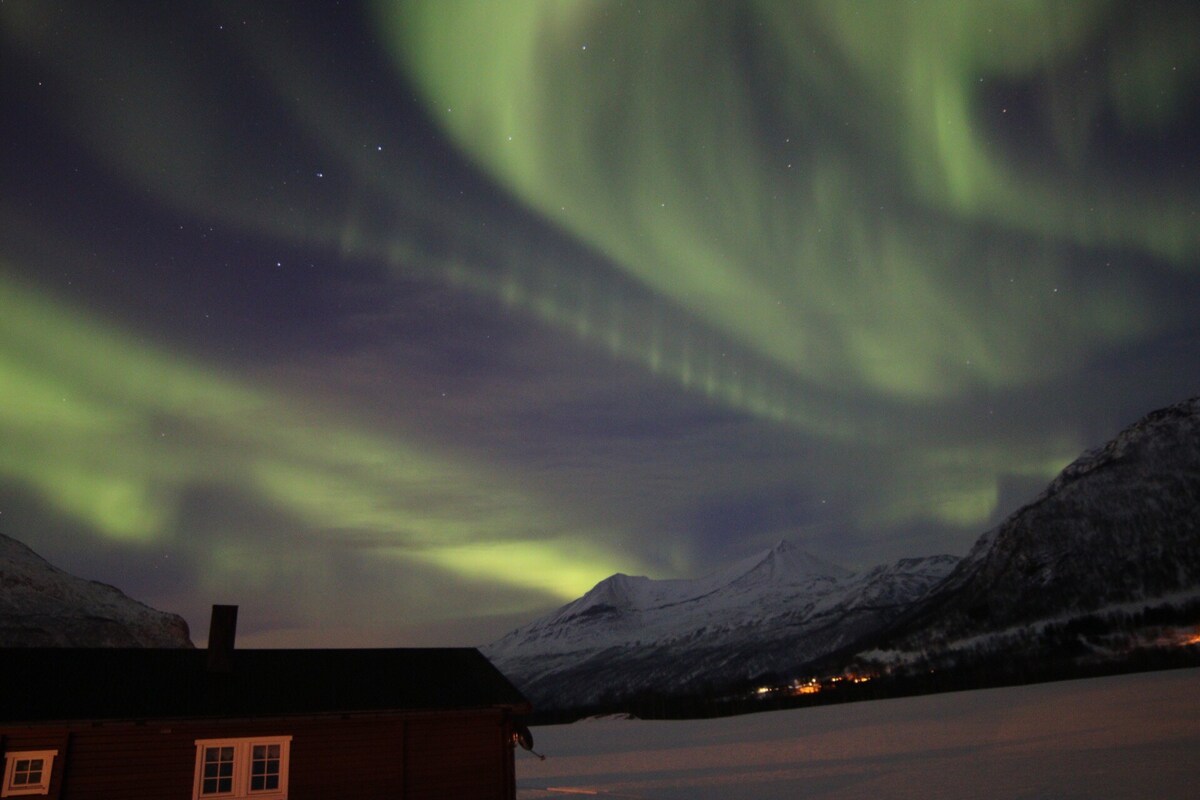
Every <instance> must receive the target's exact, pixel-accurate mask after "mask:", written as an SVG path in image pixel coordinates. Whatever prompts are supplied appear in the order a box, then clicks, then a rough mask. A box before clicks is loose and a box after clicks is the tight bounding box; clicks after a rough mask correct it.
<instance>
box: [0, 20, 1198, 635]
mask: <svg viewBox="0 0 1200 800" xmlns="http://www.w3.org/2000/svg"><path fill="white" fill-rule="evenodd" d="M0 33H2V38H0V48H2V51H0V52H2V63H0V84H2V86H3V112H2V115H0V131H2V132H3V137H4V139H3V144H4V153H5V159H4V171H3V177H2V178H0V180H3V187H4V188H3V193H2V195H0V224H2V225H3V230H4V235H3V237H0V332H2V336H0V532H3V533H5V534H7V535H10V536H13V537H14V538H18V539H21V540H22V541H25V542H26V543H28V544H29V545H30V546H32V547H33V548H34V549H35V550H37V551H38V552H39V553H41V554H42V555H44V556H45V557H47V558H48V559H49V560H51V561H52V562H53V563H55V564H57V565H59V566H61V567H63V568H65V569H68V570H70V571H72V572H75V573H76V574H80V575H84V576H87V577H90V578H94V579H98V580H103V581H105V582H109V583H113V584H115V585H118V586H120V587H121V588H122V589H124V590H125V591H126V592H128V593H129V594H131V595H133V596H134V597H137V598H138V599H141V600H143V601H145V602H148V603H150V604H152V605H155V606H156V607H159V608H163V609H167V610H173V611H178V612H180V613H182V614H184V615H185V617H187V619H188V621H189V622H190V623H191V624H192V626H193V632H194V633H195V634H196V638H197V639H198V640H199V641H203V636H204V630H205V625H206V621H207V608H208V606H209V605H210V604H211V603H214V602H233V603H238V604H240V605H241V606H242V609H243V611H242V627H243V635H242V638H243V640H244V641H246V642H247V643H251V644H253V643H257V644H268V645H269V644H298V645H305V646H321V645H337V644H370V645H405V644H481V643H484V642H486V641H490V640H491V639H493V638H497V637H498V636H499V635H501V634H503V633H504V632H505V631H506V630H507V629H508V628H510V627H512V626H513V625H515V624H517V623H520V622H524V621H526V620H528V619H529V618H531V617H532V616H534V615H536V614H537V613H539V612H541V611H542V610H544V609H546V608H548V607H550V606H554V605H558V604H560V603H561V602H563V601H564V600H567V599H570V598H573V597H575V596H578V595H579V594H581V593H582V592H584V591H586V590H587V589H588V588H590V587H591V585H592V584H593V583H595V582H596V581H598V580H599V579H601V578H603V577H605V576H607V575H609V574H611V573H613V572H616V571H621V572H626V573H631V574H649V575H652V576H654V577H671V576H691V575H695V574H698V573H700V572H702V571H704V570H705V569H708V568H711V567H714V566H716V565H718V564H720V563H722V562H723V561H725V560H728V559H731V558H735V557H740V556H743V555H746V554H748V553H750V552H753V551H755V550H758V549H763V548H765V547H768V546H770V545H771V544H773V543H774V542H775V541H776V540H778V539H779V538H782V537H787V538H789V539H791V540H793V541H795V542H798V543H800V544H802V545H803V546H804V547H806V548H808V549H809V550H811V551H812V552H814V553H816V554H817V555H820V556H823V557H825V558H828V559H831V560H834V561H837V562H839V563H842V564H845V565H847V566H851V567H865V566H870V565H872V564H874V563H878V562H880V561H884V560H887V559H892V558H897V557H900V556H905V555H925V554H930V553H934V552H952V553H956V554H961V553H963V552H965V550H966V549H967V548H968V547H969V545H970V544H971V543H972V542H973V541H974V539H975V538H976V537H977V536H978V535H979V534H980V533H982V532H983V531H984V530H986V528H987V527H988V526H989V525H991V524H994V523H995V522H997V521H999V520H1000V519H1002V518H1003V517H1004V516H1005V515H1007V514H1008V513H1010V512H1011V511H1012V510H1014V509H1015V508H1016V507H1018V506H1019V505H1020V504H1021V503H1023V502H1025V501H1027V500H1029V499H1030V498H1031V497H1032V496H1033V495H1034V494H1036V492H1037V491H1038V490H1039V489H1040V488H1041V486H1042V485H1043V484H1044V483H1045V482H1046V481H1048V480H1049V479H1050V478H1051V477H1052V476H1053V475H1054V474H1055V473H1056V471H1057V470H1058V469H1060V468H1061V467H1062V466H1063V465H1064V464H1065V463H1067V462H1068V461H1069V460H1071V459H1072V458H1074V457H1075V456H1076V455H1078V454H1079V453H1080V452H1081V451H1082V450H1083V449H1085V448H1087V447H1091V446H1095V445H1097V444H1100V443H1102V442H1103V441H1105V440H1106V439H1108V438H1109V437H1111V436H1112V435H1113V434H1114V433H1116V431H1117V430H1118V429H1119V428H1120V427H1121V426H1123V425H1125V424H1128V423H1129V422H1131V421H1133V420H1134V419H1136V418H1137V417H1139V416H1141V415H1142V414H1143V413H1145V412H1146V411H1149V410H1151V409H1153V408H1156V407H1158V406H1162V405H1166V404H1168V403H1171V402H1174V401H1177V400H1180V399H1183V398H1184V397H1187V396H1191V395H1195V394H1197V393H1200V369H1198V368H1197V364H1200V314H1198V313H1197V311H1198V310H1200V91H1198V90H1200V51H1198V50H1197V48H1196V47H1195V46H1194V42H1195V41H1197V40H1198V39H1200V11H1198V10H1197V9H1196V8H1195V7H1194V4H1191V3H1186V2H1180V3H1155V4H1136V3H1127V4H1122V3H1103V2H1092V3H1066V2H1037V0H1025V1H1024V2H1020V3H985V2H961V1H959V2H949V1H947V2H937V1H935V0H919V1H918V2H913V3H896V2H890V1H888V0H880V1H879V2H865V1H864V2H796V3H784V2H713V3H703V2H645V3H639V2H615V1H614V2H601V1H599V0H597V1H596V2H566V1H563V0H494V1H493V2H484V1H483V0H480V1H479V2H465V1H463V2H457V1H447V0H440V1H438V2H432V1H431V2H395V3H389V2H379V3H368V4H365V5H362V6H359V5H356V4H347V5H345V6H341V5H334V4H328V3H263V4H259V3H220V2H188V3H171V4H154V3H116V2H113V3H89V2H82V0H81V1H80V2H73V3H61V2H37V1H36V0H17V1H16V2H14V1H13V0H6V2H3V3H0Z"/></svg>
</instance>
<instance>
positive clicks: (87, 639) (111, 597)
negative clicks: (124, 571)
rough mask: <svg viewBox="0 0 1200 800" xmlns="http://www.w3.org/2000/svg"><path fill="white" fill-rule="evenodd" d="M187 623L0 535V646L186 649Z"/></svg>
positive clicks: (188, 640) (176, 616)
mask: <svg viewBox="0 0 1200 800" xmlns="http://www.w3.org/2000/svg"><path fill="white" fill-rule="evenodd" d="M191 646H192V642H191V640H190V639H189V638H188V626H187V623H186V622H185V621H184V619H183V618H182V617H180V616H178V615H176V614H167V613H165V612H162V611H156V610H154V609H153V608H150V607H149V606H147V605H144V604H142V603H139V602H137V601H136V600H133V599H131V598H129V597H127V596H126V595H125V594H124V593H122V592H121V591H120V590H119V589H117V588H115V587H112V586H109V585H107V584H104V583H99V582H98V581H89V580H84V579H83V578H77V577H75V576H74V575H71V574H69V573H66V572H64V571H62V570H60V569H58V568H57V567H55V566H53V565H51V564H50V563H48V562H47V561H46V560H45V559H43V558H42V557H41V556H39V555H38V554H37V553H35V552H33V551H32V550H30V549H29V548H28V547H26V546H25V545H24V544H22V543H20V542H18V541H17V540H16V539H11V538H9V537H7V536H4V535H3V534H0V647H191Z"/></svg>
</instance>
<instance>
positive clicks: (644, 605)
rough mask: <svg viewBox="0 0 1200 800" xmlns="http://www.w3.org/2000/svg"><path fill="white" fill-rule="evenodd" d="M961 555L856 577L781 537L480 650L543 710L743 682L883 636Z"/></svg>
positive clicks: (579, 608) (620, 586)
mask: <svg viewBox="0 0 1200 800" xmlns="http://www.w3.org/2000/svg"><path fill="white" fill-rule="evenodd" d="M957 560H958V559H956V558H954V557H952V556H934V557H931V558H915V559H904V560H902V561H900V562H897V563H896V564H891V565H885V566H881V567H877V568H875V569H872V570H869V571H866V572H863V573H858V574H855V573H851V572H850V571H848V570H846V569H844V568H842V567H839V566H836V565H834V564H830V563H828V562H825V561H822V560H820V559H818V558H816V557H814V556H812V555H810V554H808V553H806V552H804V551H803V550H802V549H800V548H797V547H795V546H794V545H791V544H788V543H787V542H780V543H779V544H778V545H777V546H776V547H774V548H772V549H771V550H768V551H766V552H764V553H760V554H758V555H756V556H753V557H751V558H748V559H745V560H742V561H739V562H737V563H735V564H733V565H731V566H729V567H727V568H725V569H722V570H718V571H716V572H714V573H712V574H710V575H707V576H705V577H702V578H697V579H694V580H661V581H659V580H651V579H650V578H645V577H630V576H628V575H614V576H612V577H610V578H607V579H605V580H604V581H601V582H600V583H599V584H597V585H596V587H595V588H593V589H592V590H591V591H590V592H588V593H587V594H586V595H584V596H583V597H581V598H579V599H578V600H575V601H574V602H572V603H569V604H567V605H566V606H563V607H562V608H560V609H559V610H557V611H555V612H553V613H551V614H549V615H547V616H546V617H543V618H542V619H539V620H536V621H534V622H532V623H530V624H529V625H526V626H525V627H523V628H519V629H517V630H515V631H513V632H512V633H510V634H508V635H507V636H505V637H504V638H502V639H500V640H499V641H497V642H495V643H494V644H492V645H490V646H489V647H486V648H484V652H485V654H486V655H487V656H488V657H489V658H490V659H492V661H493V662H494V663H495V664H496V665H497V666H498V667H500V669H502V670H503V671H504V672H505V673H506V674H507V675H508V676H509V677H510V678H512V679H513V680H514V681H516V682H517V684H518V685H519V686H520V687H521V688H522V690H523V691H524V692H525V693H526V695H527V696H529V697H530V698H531V699H532V700H533V701H534V702H535V703H537V704H539V705H540V706H541V707H543V708H549V707H554V706H561V705H573V704H582V703H587V702H594V701H598V700H600V699H602V698H604V697H606V696H618V695H626V694H631V693H636V692H639V691H668V692H674V691H686V690H688V689H694V688H698V687H699V686H702V685H704V684H721V683H730V682H734V681H740V680H746V679H749V678H751V677H754V676H757V675H761V674H764V673H767V672H786V671H789V670H791V669H792V668H794V667H795V666H797V665H798V664H800V663H803V662H805V661H808V660H811V659H813V658H816V657H818V656H821V655H824V654H825V653H828V652H830V651H831V650H833V649H835V648H837V647H840V646H843V645H845V644H847V643H848V642H850V641H853V640H854V639H856V638H858V637H860V636H863V635H865V634H866V633H868V632H870V631H873V630H877V629H878V628H880V627H882V626H883V625H885V624H886V623H887V622H889V621H891V620H892V619H893V618H894V617H895V616H896V615H897V614H899V613H901V612H902V611H903V610H904V609H905V608H907V607H908V606H909V605H910V604H911V603H912V602H913V601H914V600H916V599H917V598H918V597H920V596H922V595H923V594H924V593H925V592H926V591H928V590H929V588H930V587H932V586H933V585H934V584H936V583H938V582H939V581H941V580H942V579H943V578H944V577H945V576H946V575H947V574H948V573H949V572H950V570H951V569H952V568H953V567H954V565H955V564H956V563H957Z"/></svg>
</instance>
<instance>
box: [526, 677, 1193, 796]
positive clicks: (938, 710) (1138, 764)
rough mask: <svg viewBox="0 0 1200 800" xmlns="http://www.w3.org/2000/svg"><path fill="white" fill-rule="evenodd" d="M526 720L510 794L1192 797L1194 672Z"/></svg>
mask: <svg viewBox="0 0 1200 800" xmlns="http://www.w3.org/2000/svg"><path fill="white" fill-rule="evenodd" d="M533 734H534V737H535V739H536V749H537V750H538V752H541V753H545V754H546V756H547V758H546V760H545V761H538V760H537V759H536V758H534V757H533V756H532V755H530V754H529V753H527V752H525V751H523V750H518V751H517V797H518V798H520V800H533V799H534V798H549V797H556V798H562V797H571V796H598V797H624V798H654V799H655V800H659V799H660V798H670V799H671V800H710V799H712V800H716V799H717V798H722V799H726V798H728V799H730V800H734V799H736V798H745V799H746V800H774V799H776V798H778V800H799V799H800V798H821V799H822V800H831V799H832V798H838V799H839V800H842V799H845V800H849V799H850V798H863V800H878V798H914V799H915V798H920V800H934V799H936V798H1005V800H1016V799H1017V798H1020V799H1021V800H1034V798H1036V799H1037V800H1083V798H1087V799H1088V800H1093V799H1099V798H1104V800H1120V799H1121V798H1130V800H1133V799H1134V798H1136V799H1137V800H1143V798H1155V800H1167V799H1169V798H1189V800H1190V799H1191V798H1197V797H1200V670H1196V669H1188V670H1175V671H1170V672H1153V673H1143V674H1138V675H1123V676H1119V677H1111V678H1098V679H1091V680H1081V681H1067V682H1062V683H1052V684H1040V685H1036V686H1023V687H1018V688H1009V689H985V690H980V691H974V692H956V693H951V694H940V695H931V696H926V697H912V698H902V699H897V700H879V701H875V702H863V703H852V704H846V705H833V706H821V707H817V708H808V709H799V710H793V711H776V712H769V713H763V714H749V715H745V716H740V717H730V718H726V719H714V720H696V721H687V722H650V721H642V720H594V721H583V722H577V723H575V724H573V725H555V726H547V727H540V728H535V729H534V730H533Z"/></svg>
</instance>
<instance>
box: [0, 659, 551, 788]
mask: <svg viewBox="0 0 1200 800" xmlns="http://www.w3.org/2000/svg"><path fill="white" fill-rule="evenodd" d="M230 641H232V640H230ZM529 710H530V707H529V704H528V702H527V701H526V700H525V699H524V698H523V697H522V696H521V694H520V693H519V692H518V691H517V690H516V689H515V688H514V687H513V686H512V684H511V683H509V682H508V681H507V680H506V679H505V678H504V676H503V675H501V674H500V673H499V672H498V671H497V670H496V668H495V667H493V666H492V665H491V663H490V662H488V661H487V659H485V658H484V657H483V656H482V655H481V654H480V653H479V651H477V650H474V649H466V648H463V649H380V650H227V651H225V652H221V651H213V652H212V653H210V651H206V650H149V649H141V650H134V649H66V648H60V649H48V648H47V649H40V648H30V649H9V650H3V651H0V752H2V753H3V760H4V783H3V785H2V790H0V796H3V797H14V796H15V797H20V796H35V797H36V796H45V797H49V798H58V799H59V800H88V798H96V799H97V800H99V799H101V798H103V800H139V798H145V799H146V800H176V799H177V800H188V798H193V800H202V799H203V798H226V799H228V798H235V799H238V800H241V799H242V798H262V800H285V798H290V799H291V800H312V799H315V798H329V799H331V800H332V799H334V798H336V799H337V800H354V799H355V798H364V799H365V798H406V799H415V798H438V800H453V799H454V798H470V800H478V799H479V798H494V800H512V798H514V797H515V795H516V791H515V780H514V775H513V740H514V737H513V732H514V725H515V723H514V716H515V715H519V714H524V713H527V712H528V711H529Z"/></svg>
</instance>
